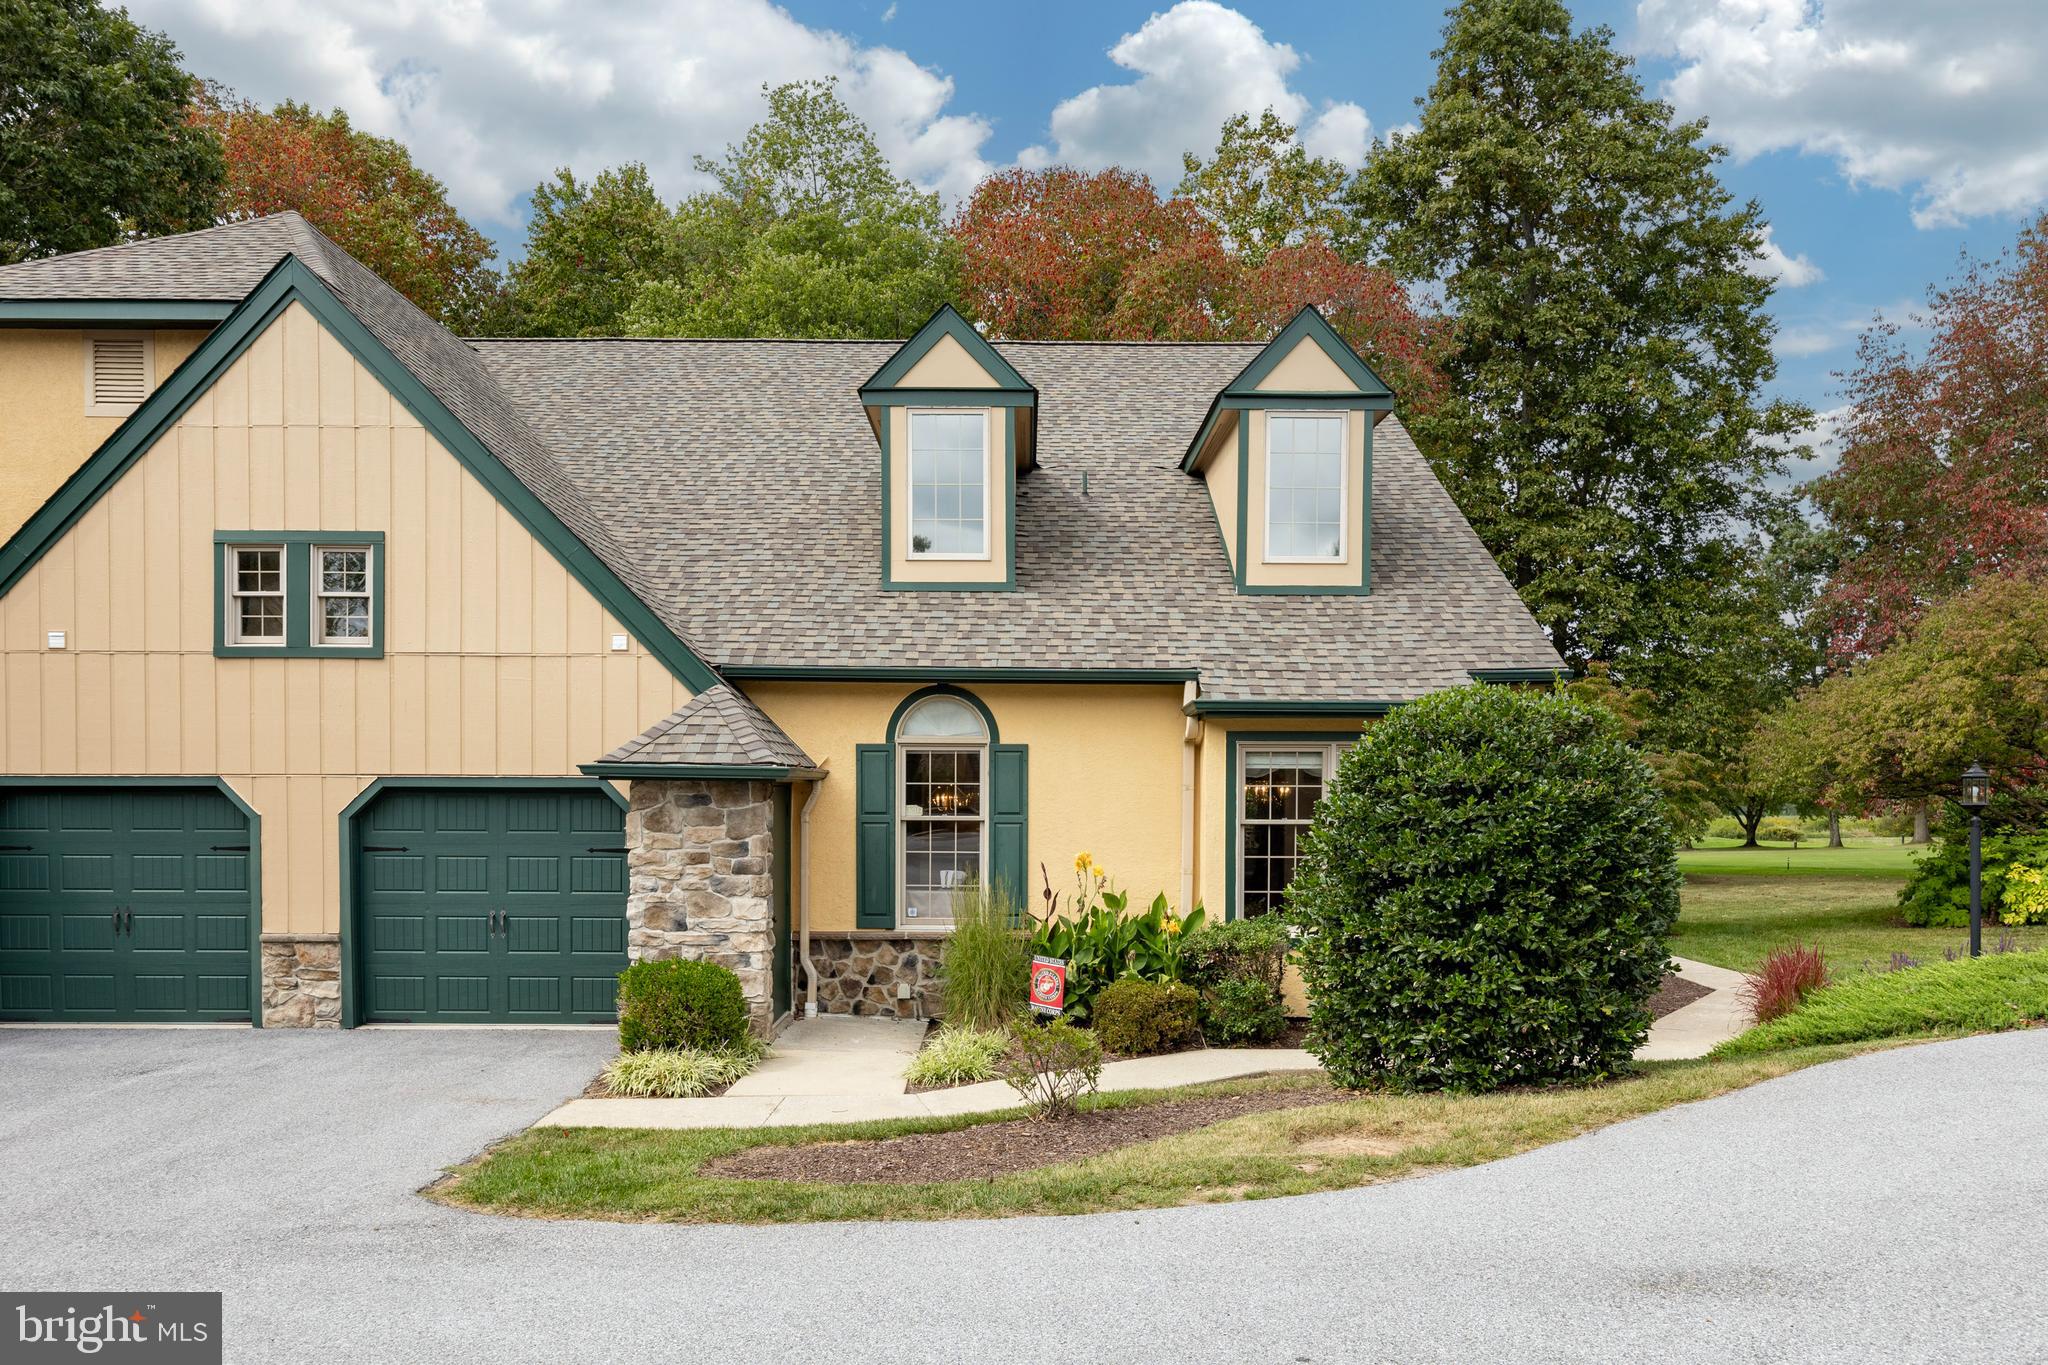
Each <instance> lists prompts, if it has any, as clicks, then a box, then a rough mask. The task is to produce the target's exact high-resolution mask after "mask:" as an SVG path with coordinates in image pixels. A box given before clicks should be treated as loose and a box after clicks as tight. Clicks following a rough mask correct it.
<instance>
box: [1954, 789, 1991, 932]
mask: <svg viewBox="0 0 2048 1365" xmlns="http://www.w3.org/2000/svg"><path fill="white" fill-rule="evenodd" d="M1956 804H1958V805H1960V806H1961V807H1962V808H1963V809H1964V810H1966V811H1968V812H1970V956H1971V957H1982V956H1984V808H1985V807H1986V806H1988V805H1990V804H1991V774H1990V773H1987V772H1985V771H1984V765H1983V764H1981V763H1972V764H1971V765H1970V766H1969V767H1968V768H1966V769H1964V770H1963V791H1962V795H1961V796H1960V797H1959V798H1958V799H1957V803H1956Z"/></svg>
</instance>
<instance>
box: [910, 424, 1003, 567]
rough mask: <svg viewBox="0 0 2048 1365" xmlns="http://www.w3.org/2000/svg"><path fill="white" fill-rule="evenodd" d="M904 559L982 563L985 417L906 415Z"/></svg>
mask: <svg viewBox="0 0 2048 1365" xmlns="http://www.w3.org/2000/svg"><path fill="white" fill-rule="evenodd" d="M909 482H910V487H909V489H908V490H906V493H905V497H906V499H907V507H908V511H909V529H910V542H909V545H910V558H912V559H987V558H988V557H989V545H988V497H989V477H988V414H987V413H986V412H983V411H982V410H981V409H979V408H940V409H936V410H933V411H919V410H916V409H912V411H911V413H910V480H909Z"/></svg>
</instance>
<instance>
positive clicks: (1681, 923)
mask: <svg viewBox="0 0 2048 1365" xmlns="http://www.w3.org/2000/svg"><path fill="white" fill-rule="evenodd" d="M1899 886H1900V882H1899V880H1898V879H1880V878H1877V877H1873V876H1870V875H1868V874H1852V875H1845V876H1833V877H1820V876H1812V875H1801V874H1793V875H1790V876H1787V875H1784V874H1782V873H1781V874H1779V875H1777V876H1765V875H1758V874H1744V875H1739V876H1736V875H1713V876H1702V875H1699V874H1693V875H1691V876H1688V877H1687V878H1686V881H1685V891H1684V893H1683V902H1682V908H1681V909H1680V911H1679V915H1678V924H1677V926H1676V927H1675V928H1674V929H1673V930H1672V933H1671V940H1670V942H1671V951H1672V952H1674V953H1676V954H1677V955H1678V956H1680V957H1689V958H1692V959H1694V960H1695V961H1698V962H1710V963H1712V964H1714V965H1715V966H1717V967H1732V968H1734V969H1735V970H1736V971H1739V972H1746V971H1750V970H1752V969H1754V968H1755V966H1756V965H1757V963H1758V962H1759V961H1761V960H1762V959H1763V956H1764V954H1766V953H1768V952H1770V951H1771V949H1773V948H1777V947H1781V946H1782V945H1784V944H1787V943H1790V942H1792V941H1794V940H1795V939H1796V940H1799V941H1801V942H1804V943H1817V944H1819V945H1820V948H1821V951H1822V952H1823V954H1825V956H1826V958H1827V963H1828V970H1829V972H1830V973H1832V974H1833V975H1834V976H1836V977H1838V978H1841V977H1849V976H1855V975H1858V974H1860V973H1862V972H1863V971H1865V970H1866V969H1875V970H1880V971H1881V970H1883V969H1884V968H1885V967H1887V966H1889V965H1890V962H1891V955H1892V954H1893V953H1894V952H1902V953H1906V954H1908V955H1910V956H1912V957H1915V958H1918V959H1920V960H1921V961H1923V962H1939V961H1941V960H1942V950H1943V949H1946V948H1960V947H1963V946H1964V945H1965V944H1966V943H1967V942H1968V939H1969V931H1968V930H1967V929H1916V928H1914V927H1912V926H1911V925H1908V924H1906V923H1905V922H1904V921H1902V920H1901V919H1900V918H1899V902H1898V889H1899ZM2000 932H2001V930H2000V929H1999V928H1998V926H1996V925H1992V926H1988V927H1987V928H1986V930H1985V938H1986V941H1987V943H1988V942H1995V941H1996V940H1997V938H1998V935H1999V933H2000ZM2012 932H2013V933H2014V935H2015V936H2016V937H2017V938H2018V939H2019V941H2020V943H2021V945H2022V946H2024V947H2027V948H2048V926H2043V925H2034V926H2030V927H2027V928H2021V929H2015V930H2013V931H2012Z"/></svg>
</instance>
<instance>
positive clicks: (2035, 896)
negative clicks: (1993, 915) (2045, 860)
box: [1998, 863, 2048, 924]
mask: <svg viewBox="0 0 2048 1365" xmlns="http://www.w3.org/2000/svg"><path fill="white" fill-rule="evenodd" d="M1998 918H1999V921H2000V922H2001V923H2004V924H2044V923H2048V868H2040V867H2029V866H2028V865H2027V864H2025V863H2007V864H2006V865H2005V886H2004V888H2003V894H2002V895H2001V896H2000V897H1999V903H1998Z"/></svg>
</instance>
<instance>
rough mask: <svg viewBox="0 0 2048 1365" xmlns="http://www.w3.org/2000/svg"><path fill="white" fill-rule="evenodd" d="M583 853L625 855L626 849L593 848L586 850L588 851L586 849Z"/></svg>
mask: <svg viewBox="0 0 2048 1365" xmlns="http://www.w3.org/2000/svg"><path fill="white" fill-rule="evenodd" d="M583 851H584V852H585V853H624V852H625V851H626V850H625V849H623V848H595V847H593V848H586V849H584V850H583Z"/></svg>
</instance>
